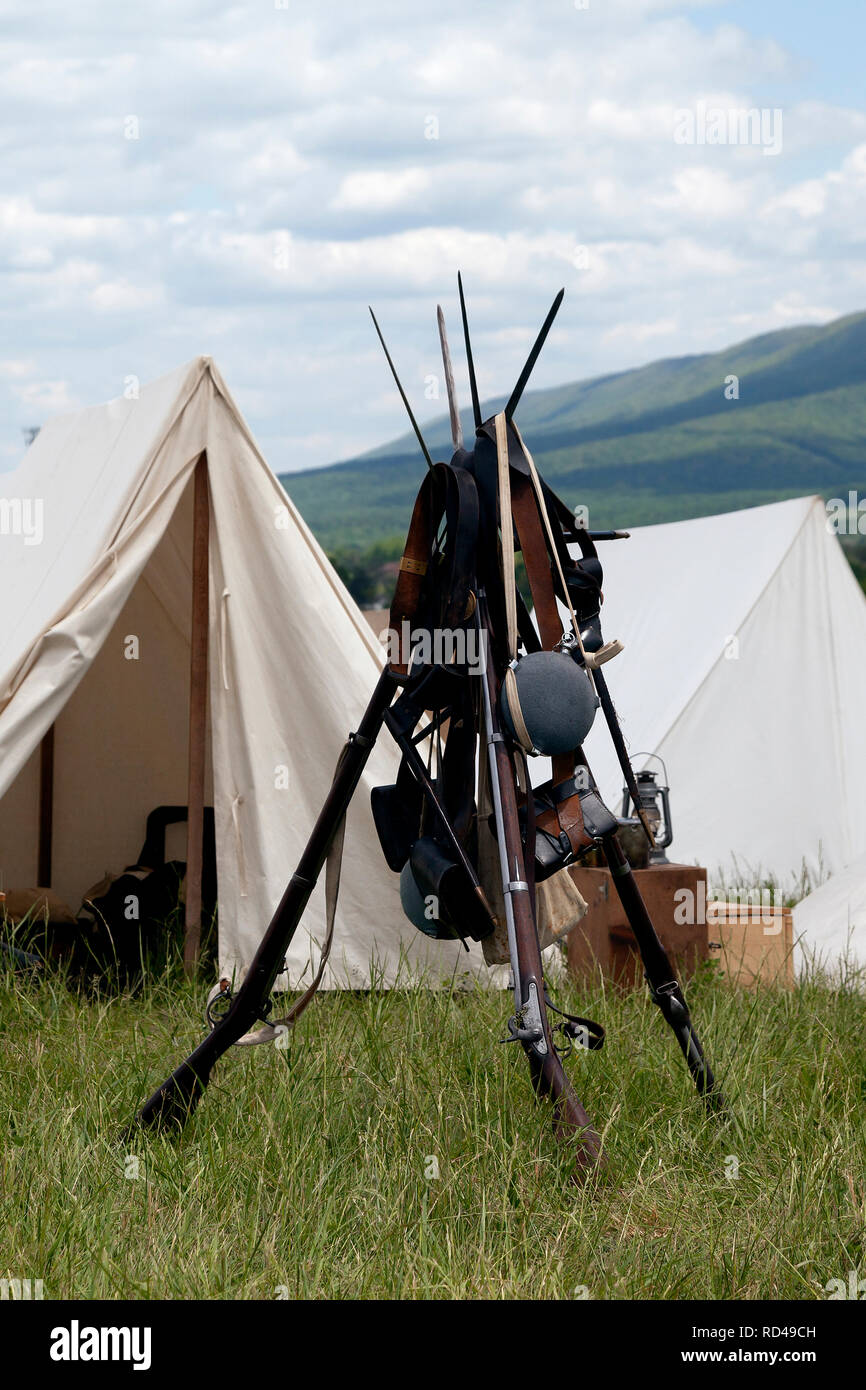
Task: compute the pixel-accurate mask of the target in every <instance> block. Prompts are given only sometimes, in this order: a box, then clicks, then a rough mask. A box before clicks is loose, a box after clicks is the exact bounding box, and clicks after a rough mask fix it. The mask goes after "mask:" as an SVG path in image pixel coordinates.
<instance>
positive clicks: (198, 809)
mask: <svg viewBox="0 0 866 1390" xmlns="http://www.w3.org/2000/svg"><path fill="white" fill-rule="evenodd" d="M209 531H210V506H209V501H208V485H207V454H202V456H201V458H200V459H199V460H198V463H197V464H196V466H195V477H194V483H193V530H192V620H191V630H190V648H189V763H188V791H187V841H186V912H185V922H184V942H183V963H184V969H185V971H186V973H187V975H192V974H193V973H194V971H195V968H196V964H197V962H198V957H199V951H200V949H201V875H202V850H203V842H204V778H205V756H206V740H207V649H208V547H209V540H210V536H209Z"/></svg>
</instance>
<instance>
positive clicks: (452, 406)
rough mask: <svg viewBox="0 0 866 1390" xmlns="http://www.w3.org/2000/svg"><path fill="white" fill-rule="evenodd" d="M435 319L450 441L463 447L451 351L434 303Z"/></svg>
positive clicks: (441, 319)
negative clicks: (445, 394) (440, 345)
mask: <svg viewBox="0 0 866 1390" xmlns="http://www.w3.org/2000/svg"><path fill="white" fill-rule="evenodd" d="M436 321H437V323H438V324H439V342H440V343H441V344H442V365H443V367H444V368H445V385H446V387H447V389H448V414H449V415H450V416H451V443H452V444H453V445H454V448H455V449H462V448H463V426H462V425H461V423H460V409H459V407H458V405H457V387H456V386H455V385H454V368H453V367H452V366H451V352H450V350H449V348H448V334H447V333H446V331H445V315H444V314H443V312H442V309H441V306H440V305H438V304H437V305H436Z"/></svg>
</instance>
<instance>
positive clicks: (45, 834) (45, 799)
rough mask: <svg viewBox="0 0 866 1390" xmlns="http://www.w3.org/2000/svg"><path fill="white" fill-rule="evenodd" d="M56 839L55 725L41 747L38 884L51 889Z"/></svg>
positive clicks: (40, 886) (44, 738) (46, 735)
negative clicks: (52, 857) (52, 855)
mask: <svg viewBox="0 0 866 1390" xmlns="http://www.w3.org/2000/svg"><path fill="white" fill-rule="evenodd" d="M53 839H54V725H53V724H52V725H51V728H50V729H49V730H48V732H47V733H46V734H45V736H44V737H43V739H42V743H41V744H40V746H39V864H38V868H37V871H36V883H37V886H38V887H39V888H50V887H51V851H52V841H53Z"/></svg>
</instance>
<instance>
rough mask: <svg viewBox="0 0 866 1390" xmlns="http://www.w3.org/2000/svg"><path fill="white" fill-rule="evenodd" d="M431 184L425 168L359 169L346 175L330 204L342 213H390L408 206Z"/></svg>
mask: <svg viewBox="0 0 866 1390" xmlns="http://www.w3.org/2000/svg"><path fill="white" fill-rule="evenodd" d="M431 183H432V176H431V175H430V174H429V173H428V172H427V170H426V169H395V170H393V171H388V170H386V169H362V170H358V171H357V172H356V173H352V174H347V175H346V177H345V178H344V179H343V180H342V182H341V184H340V187H339V189H338V190H337V195H336V197H335V198H334V200H333V202H332V203H331V206H332V207H333V208H335V209H337V210H340V211H343V212H362V213H364V212H390V211H392V210H393V209H396V208H403V207H406V206H407V205H410V204H411V203H412V200H413V199H414V198H417V197H418V195H419V194H421V193H426V191H427V189H428V188H429V187H430V185H431Z"/></svg>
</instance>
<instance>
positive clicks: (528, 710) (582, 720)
mask: <svg viewBox="0 0 866 1390" xmlns="http://www.w3.org/2000/svg"><path fill="white" fill-rule="evenodd" d="M514 674H515V677H516V680H517V695H518V699H519V701H520V711H521V713H522V715H523V722H524V724H525V725H526V731H527V733H528V734H529V737H530V739H531V740H532V746H533V749H534V750H535V751H536V752H537V753H546V754H547V755H548V756H549V757H552V756H554V755H555V754H557V753H570V752H571V750H572V749H573V748H578V747H579V746H580V744H581V743H583V741H584V739H585V738H586V736H587V734H588V733H589V731H590V729H591V728H592V724H593V720H594V719H595V711H596V709H597V708H598V696H597V695H596V693H595V691H594V690H593V687H592V682H591V681H590V678H589V675H588V673H587V672H586V671H585V670H584V668H583V667H582V666H578V664H577V662H576V661H575V660H574V659H573V658H572V657H570V656H567V655H566V653H565V652H529V653H528V655H526V656H522V657H521V658H520V660H519V661H518V662H517V665H516V666H515V668H514ZM501 710H502V721H503V723H504V725H505V727H506V729H507V730H508V732H509V734H510V735H511V737H512V738H513V739H516V740H517V742H518V743H519V742H520V739H519V738H518V735H517V731H516V727H515V723H514V719H513V717H512V711H511V709H510V707H509V699H508V686H507V685H505V684H503V686H502V695H501Z"/></svg>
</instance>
